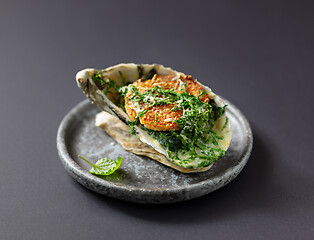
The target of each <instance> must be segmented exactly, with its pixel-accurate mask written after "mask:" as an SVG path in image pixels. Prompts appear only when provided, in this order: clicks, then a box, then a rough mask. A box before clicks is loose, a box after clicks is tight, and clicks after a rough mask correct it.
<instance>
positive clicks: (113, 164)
mask: <svg viewBox="0 0 314 240" xmlns="http://www.w3.org/2000/svg"><path fill="white" fill-rule="evenodd" d="M79 157H80V158H81V159H83V160H84V161H85V162H87V163H89V164H90V165H92V169H91V170H90V171H89V172H90V173H92V174H95V175H110V174H112V173H113V172H114V171H116V170H117V169H118V168H119V167H120V165H121V163H122V160H123V159H122V157H118V158H117V160H113V159H110V158H101V159H99V160H98V161H97V162H96V163H95V164H93V163H91V162H90V161H88V160H87V159H85V158H83V157H82V156H80V155H79Z"/></svg>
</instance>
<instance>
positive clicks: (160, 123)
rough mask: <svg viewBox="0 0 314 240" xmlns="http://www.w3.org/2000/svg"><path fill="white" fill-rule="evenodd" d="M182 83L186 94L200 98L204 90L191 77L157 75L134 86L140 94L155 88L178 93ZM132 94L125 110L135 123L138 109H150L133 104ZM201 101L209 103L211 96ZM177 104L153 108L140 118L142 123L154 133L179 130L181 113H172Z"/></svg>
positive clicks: (126, 101)
mask: <svg viewBox="0 0 314 240" xmlns="http://www.w3.org/2000/svg"><path fill="white" fill-rule="evenodd" d="M181 82H183V83H186V82H187V84H186V87H185V89H186V92H187V93H189V94H193V95H195V96H199V95H200V94H201V93H202V91H203V89H202V87H201V86H200V85H199V84H198V83H197V82H196V80H195V79H194V78H192V77H191V76H183V75H181V76H180V79H178V78H176V76H175V75H167V76H164V75H155V76H154V77H153V78H152V79H149V80H146V81H142V80H141V79H139V80H138V81H136V82H134V86H135V87H136V88H137V89H138V91H139V92H140V93H144V92H145V91H147V90H148V89H152V88H154V87H155V86H159V87H162V88H163V89H174V90H175V91H176V92H179V91H180V84H181ZM181 92H182V90H181ZM132 94H133V93H132V92H128V93H127V95H126V98H125V109H126V112H127V114H128V115H129V116H130V118H131V119H132V120H133V121H134V120H136V117H137V112H136V109H137V108H140V109H141V111H143V110H146V109H147V108H148V106H147V105H145V104H143V103H136V104H138V105H136V104H135V103H134V102H132V101H131V100H130V98H131V97H132ZM201 101H203V102H208V101H209V95H208V94H205V95H203V96H202V97H201ZM174 106H175V104H167V105H159V106H154V107H151V108H150V109H149V110H148V111H147V112H146V113H145V114H144V115H143V116H142V117H140V118H139V120H140V123H141V124H143V125H144V126H145V127H146V128H148V129H152V130H154V131H170V130H179V126H178V124H177V123H175V122H174V121H175V120H178V119H179V118H180V117H181V111H180V110H176V111H172V109H173V107H174Z"/></svg>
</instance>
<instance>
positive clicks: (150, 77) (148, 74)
mask: <svg viewBox="0 0 314 240" xmlns="http://www.w3.org/2000/svg"><path fill="white" fill-rule="evenodd" d="M156 73H157V71H156V69H155V68H152V69H151V70H150V71H149V72H148V73H147V74H146V76H145V77H144V78H143V81H146V80H148V79H152V77H153V76H154V75H155V74H156Z"/></svg>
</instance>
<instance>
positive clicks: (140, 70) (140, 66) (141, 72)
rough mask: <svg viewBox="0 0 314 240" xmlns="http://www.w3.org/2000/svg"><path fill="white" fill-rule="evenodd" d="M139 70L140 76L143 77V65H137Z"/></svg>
mask: <svg viewBox="0 0 314 240" xmlns="http://www.w3.org/2000/svg"><path fill="white" fill-rule="evenodd" d="M137 71H138V78H139V79H140V78H142V77H143V70H142V65H137Z"/></svg>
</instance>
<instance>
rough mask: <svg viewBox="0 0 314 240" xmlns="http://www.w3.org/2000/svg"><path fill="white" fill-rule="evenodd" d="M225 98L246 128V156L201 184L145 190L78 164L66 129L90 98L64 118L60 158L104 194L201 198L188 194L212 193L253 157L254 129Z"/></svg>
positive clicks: (75, 174)
mask: <svg viewBox="0 0 314 240" xmlns="http://www.w3.org/2000/svg"><path fill="white" fill-rule="evenodd" d="M221 98H222V97H221ZM222 100H223V101H224V102H225V104H227V105H228V108H229V109H232V111H233V112H234V114H235V115H236V116H237V117H238V121H239V122H241V124H243V125H244V127H245V130H246V136H247V145H246V147H245V149H244V152H243V155H242V156H241V157H240V159H239V160H238V162H237V164H236V165H234V166H232V167H229V168H228V169H227V170H226V171H224V172H221V173H219V174H217V175H215V176H213V177H211V178H209V179H207V180H204V181H201V182H198V183H193V184H190V185H187V186H184V187H171V188H158V187H156V188H150V189H146V188H144V187H131V186H125V185H122V184H119V183H113V182H109V181H106V180H104V179H102V178H99V177H97V176H95V175H93V174H90V173H89V172H88V171H87V170H85V169H83V168H82V167H81V166H80V165H78V164H77V163H76V161H75V160H74V159H72V157H71V156H70V153H69V151H68V149H67V145H66V142H65V141H66V134H67V131H68V129H69V128H70V126H71V123H72V122H73V121H76V119H77V113H78V112H80V111H82V110H84V108H87V107H89V104H91V103H90V101H89V100H88V99H85V100H83V101H82V102H80V103H79V104H77V105H76V106H74V107H73V108H72V109H71V110H70V111H69V112H68V113H67V114H66V115H65V117H64V118H63V120H62V121H61V123H60V125H59V128H58V132H57V139H56V140H57V149H58V154H59V157H60V159H61V162H62V163H63V165H64V168H65V169H66V171H67V172H68V173H69V174H70V175H71V176H72V177H73V178H74V179H75V180H76V181H78V182H79V183H81V184H82V185H84V186H85V187H87V188H89V189H91V190H93V191H96V192H98V193H101V194H104V195H108V196H109V197H116V198H119V197H117V196H115V194H114V193H109V192H108V193H104V191H103V190H101V189H107V188H108V189H110V188H114V189H115V190H117V191H118V192H120V193H121V192H122V193H125V194H131V193H132V195H138V194H140V195H143V194H145V195H150V196H151V197H153V195H155V197H159V196H161V195H164V194H168V195H177V194H182V193H183V192H185V193H186V195H187V196H186V197H185V198H184V199H181V200H188V199H192V198H195V197H198V196H190V194H188V193H190V192H193V191H195V190H199V189H203V192H202V193H201V194H199V196H202V195H205V194H208V193H210V192H213V191H215V190H217V189H219V188H221V187H223V186H225V185H226V184H227V183H229V182H230V181H232V180H233V179H234V178H235V177H236V176H237V175H238V174H239V173H240V172H241V170H242V169H243V168H244V166H245V165H246V163H247V161H248V159H249V157H250V154H251V151H252V147H253V134H252V130H251V127H250V124H249V122H248V120H247V119H246V118H245V116H244V115H243V114H242V113H241V111H240V110H239V109H238V108H237V107H235V106H234V105H233V104H232V103H230V101H228V100H226V99H225V98H222ZM222 176H224V177H225V178H226V179H227V180H226V181H224V182H222V181H221V178H222ZM88 182H91V183H92V184H88ZM93 186H98V187H97V188H95V187H93ZM204 189H205V190H204ZM206 189H208V190H206ZM120 199H121V198H120ZM124 200H127V199H124ZM129 201H134V202H140V201H138V200H134V199H129ZM152 202H154V201H152ZM165 202H169V201H165Z"/></svg>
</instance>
